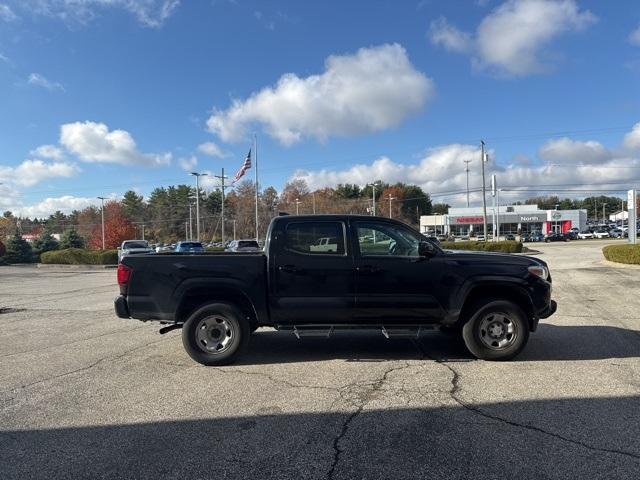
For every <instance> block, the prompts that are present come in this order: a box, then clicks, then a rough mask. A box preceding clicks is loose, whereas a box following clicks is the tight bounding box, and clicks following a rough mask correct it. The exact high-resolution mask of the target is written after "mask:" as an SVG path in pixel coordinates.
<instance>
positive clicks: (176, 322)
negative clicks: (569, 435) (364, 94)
mask: <svg viewBox="0 0 640 480" xmlns="http://www.w3.org/2000/svg"><path fill="white" fill-rule="evenodd" d="M268 231H269V240H268V243H267V248H266V251H265V252H256V253H253V254H245V255H236V254H229V253H217V254H208V253H207V254H203V255H200V256H198V257H197V258H194V257H189V256H184V257H179V256H178V258H179V259H176V256H175V255H154V256H129V257H126V258H125V259H124V260H123V263H122V264H120V266H119V268H118V272H117V276H118V284H119V288H120V296H118V297H117V298H116V300H115V305H114V307H115V311H116V314H117V315H118V316H119V317H121V318H134V319H138V320H143V321H146V320H159V321H161V322H165V323H166V324H168V325H165V326H164V327H162V328H161V330H160V332H161V333H166V332H167V331H170V330H174V329H178V328H182V339H183V345H184V347H185V349H186V351H187V353H188V354H189V355H190V356H191V358H193V359H194V360H195V361H197V362H199V363H202V364H204V365H225V364H229V363H231V362H233V361H234V360H236V359H237V358H238V356H239V355H240V354H241V353H242V352H243V351H244V350H245V349H246V348H247V347H248V344H249V336H250V334H251V332H252V331H254V330H255V329H257V328H258V327H260V326H271V327H274V328H276V329H277V330H282V331H289V332H291V333H293V334H295V336H296V337H298V338H301V337H304V336H319V335H322V336H326V337H329V336H331V335H332V333H333V332H334V331H336V330H369V331H371V330H374V331H378V332H380V333H382V334H383V335H384V336H385V337H387V338H390V337H403V338H407V336H417V335H418V334H419V332H420V331H421V330H423V329H436V328H440V327H443V326H444V327H449V328H451V329H453V330H454V331H458V332H459V333H460V335H461V337H462V339H463V340H464V343H465V345H466V346H467V348H468V349H469V351H470V352H471V353H472V354H473V355H474V356H476V357H478V358H482V359H486V360H507V359H510V358H513V357H514V356H516V355H517V354H518V353H519V352H521V351H522V349H523V348H524V347H525V345H526V343H527V341H528V338H529V334H530V332H533V331H535V330H536V328H537V325H538V322H539V320H540V319H543V318H547V317H549V316H550V315H552V314H553V313H554V312H555V311H556V308H557V305H556V302H554V301H553V300H551V276H550V274H549V270H548V267H547V264H546V263H545V262H544V261H543V260H541V259H538V258H534V257H529V256H524V255H510V254H500V253H487V252H469V251H467V252H456V251H444V250H442V249H440V248H438V247H437V246H436V245H434V244H433V243H432V242H430V241H427V240H426V238H425V237H424V236H423V235H421V234H420V233H418V232H417V231H415V230H413V229H412V228H411V227H409V226H407V225H405V224H404V223H402V222H399V221H396V220H392V219H386V218H379V217H370V216H357V215H308V216H305V215H300V216H298V215H296V216H281V217H276V218H274V219H273V220H272V221H271V225H270V227H269V230H268ZM371 234H373V236H374V239H375V240H374V243H373V244H372V243H371V242H369V241H366V240H364V239H365V238H367V237H369V236H371ZM321 238H332V239H333V238H335V239H336V247H337V249H336V251H335V252H314V251H313V249H312V248H311V247H312V246H314V245H317V242H318V240H319V239H321ZM378 239H380V240H381V241H383V242H385V243H384V245H386V247H387V248H386V250H383V249H380V248H378V247H377V246H376V242H377V240H378ZM137 272H142V273H143V274H141V275H139V274H137ZM425 282H426V283H425ZM425 286H428V288H425Z"/></svg>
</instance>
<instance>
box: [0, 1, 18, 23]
mask: <svg viewBox="0 0 640 480" xmlns="http://www.w3.org/2000/svg"><path fill="white" fill-rule="evenodd" d="M17 19H18V16H17V15H16V14H15V13H13V10H11V7H10V6H9V5H6V4H4V3H0V20H4V21H5V22H13V21H14V20H17Z"/></svg>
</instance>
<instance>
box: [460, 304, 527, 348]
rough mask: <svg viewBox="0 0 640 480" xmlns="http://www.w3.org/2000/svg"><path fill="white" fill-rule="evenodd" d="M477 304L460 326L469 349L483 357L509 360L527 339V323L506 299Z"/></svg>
mask: <svg viewBox="0 0 640 480" xmlns="http://www.w3.org/2000/svg"><path fill="white" fill-rule="evenodd" d="M478 307H479V308H478V309H477V310H476V313H475V314H473V315H472V316H471V318H470V319H469V321H468V322H467V323H465V325H464V327H463V328H462V338H463V339H464V343H465V345H466V346H467V348H468V349H469V351H470V352H471V353H472V354H473V355H475V356H476V357H477V358H480V359H483V360H510V359H512V358H513V357H515V356H516V355H518V354H519V353H520V352H521V351H522V349H523V348H524V347H525V345H526V344H527V340H528V339H529V324H528V322H527V318H526V315H525V313H524V312H523V311H522V309H521V308H520V307H519V306H518V305H516V304H515V303H513V302H509V301H506V300H495V301H489V302H487V303H485V304H483V305H478Z"/></svg>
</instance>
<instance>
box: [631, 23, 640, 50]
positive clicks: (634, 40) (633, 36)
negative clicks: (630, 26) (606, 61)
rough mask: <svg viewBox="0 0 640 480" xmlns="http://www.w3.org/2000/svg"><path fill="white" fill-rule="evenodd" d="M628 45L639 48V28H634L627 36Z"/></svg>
mask: <svg viewBox="0 0 640 480" xmlns="http://www.w3.org/2000/svg"><path fill="white" fill-rule="evenodd" d="M629 43H630V44H631V45H635V46H636V47H640V27H638V28H636V29H635V30H634V31H633V32H631V33H630V34H629Z"/></svg>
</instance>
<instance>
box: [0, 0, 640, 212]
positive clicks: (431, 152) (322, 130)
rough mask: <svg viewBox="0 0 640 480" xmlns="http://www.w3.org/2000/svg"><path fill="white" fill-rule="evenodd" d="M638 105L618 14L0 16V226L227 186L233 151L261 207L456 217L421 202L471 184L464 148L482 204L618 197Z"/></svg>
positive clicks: (627, 22) (173, 10)
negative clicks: (255, 159)
mask: <svg viewBox="0 0 640 480" xmlns="http://www.w3.org/2000/svg"><path fill="white" fill-rule="evenodd" d="M284 75H287V76H285V77H283V76H284ZM638 85H640V4H639V3H638V2H637V1H632V0H629V1H616V2H599V1H578V0H575V1H573V0H510V1H499V0H493V1H492V0H485V1H477V0H476V1H473V0H469V1H456V2H450V1H444V0H431V1H424V0H423V1H415V2H409V1H406V2H398V1H385V0H380V1H360V2H358V1H353V2H338V1H335V2H333V1H326V2H295V1H272V2H271V1H269V2H268V1H243V0H236V1H228V0H215V1H204V0H203V1H188V2H187V1H184V0H183V1H182V2H180V1H178V0H157V1H156V0H82V1H77V0H75V1H69V0H33V1H30V0H20V1H18V0H15V1H13V0H0V155H1V156H0V183H2V185H0V210H6V209H11V210H13V211H14V212H21V213H23V214H29V215H44V214H47V213H50V212H51V211H52V210H55V209H62V210H65V211H69V210H70V209H72V208H81V207H83V206H85V205H87V204H90V203H92V202H94V198H95V197H96V196H98V195H113V196H117V195H121V194H122V193H123V192H124V191H126V190H127V189H129V188H133V189H136V190H137V191H139V192H140V193H142V194H147V193H148V192H149V191H150V190H151V189H152V188H153V187H155V186H159V185H169V184H176V183H184V182H191V179H190V178H189V177H188V176H187V172H186V170H189V169H191V168H195V169H198V170H201V171H210V172H218V171H219V170H220V169H221V168H222V167H224V168H225V169H226V171H227V172H230V173H232V172H235V170H236V169H237V168H238V167H239V166H240V164H241V163H242V160H243V158H244V156H245V155H246V152H247V150H248V148H249V146H250V143H251V136H252V134H253V133H255V134H256V135H257V137H258V142H259V160H260V167H261V183H262V184H263V185H274V186H276V187H277V188H280V187H281V186H282V185H283V184H284V183H285V182H286V181H287V180H288V179H290V178H292V177H299V178H304V179H305V180H307V181H308V183H309V184H310V185H311V186H312V187H322V186H325V185H332V184H335V183H337V182H346V181H349V182H355V183H366V182H367V181H371V180H374V179H376V178H382V179H383V180H387V181H407V182H412V183H418V184H420V185H421V186H423V188H425V190H426V191H428V192H430V193H433V194H434V195H435V196H434V199H435V200H437V201H439V200H445V201H448V202H449V203H452V204H459V203H460V202H461V201H462V199H463V198H464V195H460V194H458V193H455V194H446V196H438V195H439V194H440V193H442V192H445V193H446V192H457V191H459V190H460V189H461V188H463V184H464V181H465V175H464V163H463V160H464V159H475V161H474V162H473V163H472V164H471V165H472V166H471V168H472V169H473V171H472V173H471V185H472V187H474V186H477V185H478V184H479V183H478V182H479V172H480V164H479V161H478V159H479V153H478V151H477V144H478V142H479V140H480V139H481V138H484V139H486V141H487V146H488V148H489V151H490V162H489V164H488V169H489V171H490V172H494V173H496V175H497V176H498V181H499V184H501V185H504V186H507V187H509V186H523V185H530V186H531V187H532V188H534V187H535V186H546V185H560V186H559V187H558V190H562V189H563V188H564V189H569V188H583V189H585V190H586V189H594V190H595V189H597V188H600V186H598V187H596V186H594V185H593V184H595V183H598V182H600V183H601V184H602V185H601V186H602V188H603V189H616V188H620V189H623V188H627V187H629V186H631V185H627V184H625V183H624V182H627V183H633V180H634V179H640V125H637V124H638V123H639V122H640V88H639V87H638ZM634 126H635V128H634ZM211 143H213V145H211ZM203 144H205V146H202V145H203ZM199 146H200V147H199ZM39 147H40V148H39ZM196 162H197V163H196ZM635 183H636V184H637V183H640V182H635ZM569 185H571V187H569ZM209 186H211V185H209ZM539 188H540V189H542V188H543V187H539ZM545 188H546V187H545ZM561 193H562V192H561ZM522 195H523V194H522V193H516V192H511V193H509V194H506V196H507V197H509V196H511V198H512V199H515V198H516V197H518V196H522ZM525 196H526V195H525ZM474 201H477V197H475V198H474Z"/></svg>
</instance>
